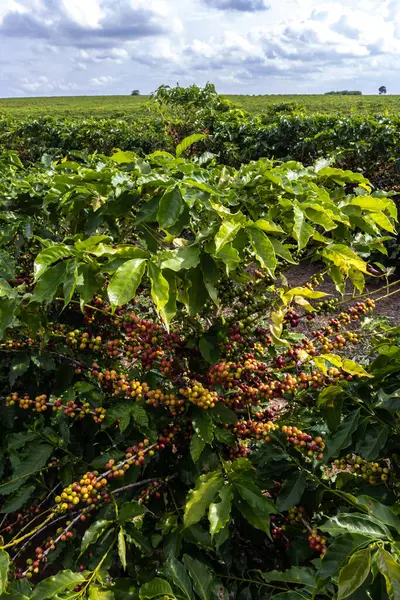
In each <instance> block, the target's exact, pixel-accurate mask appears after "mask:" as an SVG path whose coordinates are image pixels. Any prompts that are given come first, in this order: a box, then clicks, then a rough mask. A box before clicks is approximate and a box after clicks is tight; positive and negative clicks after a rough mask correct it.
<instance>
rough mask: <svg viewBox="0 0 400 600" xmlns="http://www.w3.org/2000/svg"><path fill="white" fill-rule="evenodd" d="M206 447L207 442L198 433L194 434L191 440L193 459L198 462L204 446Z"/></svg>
mask: <svg viewBox="0 0 400 600" xmlns="http://www.w3.org/2000/svg"><path fill="white" fill-rule="evenodd" d="M205 447H206V442H205V441H204V440H203V439H202V438H201V437H200V436H199V435H197V433H194V434H193V435H192V439H191V440H190V456H191V457H192V461H193V462H194V463H196V462H197V461H198V460H199V458H200V456H201V453H202V452H203V450H204V448H205Z"/></svg>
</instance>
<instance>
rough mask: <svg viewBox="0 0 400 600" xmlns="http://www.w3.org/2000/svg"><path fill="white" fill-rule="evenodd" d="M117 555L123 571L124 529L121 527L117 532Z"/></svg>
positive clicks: (124, 562)
mask: <svg viewBox="0 0 400 600" xmlns="http://www.w3.org/2000/svg"><path fill="white" fill-rule="evenodd" d="M118 556H119V559H120V561H121V564H122V566H123V569H124V571H126V542H125V534H124V530H123V529H122V527H121V528H120V530H119V532H118Z"/></svg>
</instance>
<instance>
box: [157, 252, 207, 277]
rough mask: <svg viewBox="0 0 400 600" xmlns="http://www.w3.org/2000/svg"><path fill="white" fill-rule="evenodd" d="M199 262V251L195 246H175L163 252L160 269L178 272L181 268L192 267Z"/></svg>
mask: <svg viewBox="0 0 400 600" xmlns="http://www.w3.org/2000/svg"><path fill="white" fill-rule="evenodd" d="M198 264H200V251H199V248H198V247H197V246H187V247H186V248H177V249H176V250H170V251H169V252H168V253H167V252H166V253H165V258H164V260H163V262H162V264H161V268H162V269H171V271H175V272H176V273H178V272H179V271H182V270H183V269H192V268H194V267H197V265H198Z"/></svg>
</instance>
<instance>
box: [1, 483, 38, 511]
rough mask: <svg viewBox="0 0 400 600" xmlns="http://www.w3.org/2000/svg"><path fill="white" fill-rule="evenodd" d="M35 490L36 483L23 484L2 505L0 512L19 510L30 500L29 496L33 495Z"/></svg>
mask: <svg viewBox="0 0 400 600" xmlns="http://www.w3.org/2000/svg"><path fill="white" fill-rule="evenodd" d="M34 491H35V486H34V485H24V486H22V487H21V488H19V489H18V490H17V491H16V492H14V494H12V495H11V496H9V498H7V500H6V501H5V502H4V504H2V505H1V510H0V513H2V514H7V513H13V512H15V511H16V510H19V509H20V508H22V507H23V506H24V504H25V503H26V502H28V500H29V498H31V497H32V495H33V492H34Z"/></svg>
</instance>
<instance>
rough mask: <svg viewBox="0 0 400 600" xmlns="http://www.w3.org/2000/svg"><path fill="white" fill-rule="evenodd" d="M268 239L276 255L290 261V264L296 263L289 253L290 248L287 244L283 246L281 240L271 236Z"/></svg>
mask: <svg viewBox="0 0 400 600" xmlns="http://www.w3.org/2000/svg"><path fill="white" fill-rule="evenodd" d="M269 241H270V242H271V244H272V247H273V249H274V251H275V254H276V256H280V257H281V258H283V260H286V262H288V263H291V264H292V265H296V264H297V263H296V261H295V260H294V258H293V256H292V255H291V253H290V250H289V249H288V247H287V246H285V244H282V242H280V241H279V240H277V239H275V238H273V237H270V238H269Z"/></svg>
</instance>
